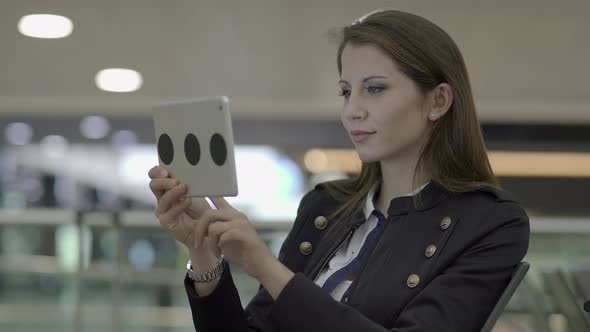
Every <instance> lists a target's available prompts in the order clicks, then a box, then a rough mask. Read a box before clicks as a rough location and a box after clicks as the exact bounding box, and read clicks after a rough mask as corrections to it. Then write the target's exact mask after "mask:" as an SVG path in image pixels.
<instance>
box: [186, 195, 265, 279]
mask: <svg viewBox="0 0 590 332" xmlns="http://www.w3.org/2000/svg"><path fill="white" fill-rule="evenodd" d="M210 199H211V201H212V202H213V204H214V205H215V206H216V207H217V210H214V209H211V210H207V211H206V212H204V213H203V215H201V217H200V218H198V219H197V230H196V241H195V243H196V246H197V248H198V247H199V246H201V245H202V243H203V239H204V238H205V237H207V238H208V239H207V241H208V244H209V246H210V248H211V250H212V251H213V252H214V253H215V254H216V255H217V256H219V255H220V254H221V253H223V255H225V256H226V257H227V258H228V259H229V260H231V261H232V262H234V263H237V264H239V265H240V266H241V267H242V268H243V269H244V270H245V271H246V272H247V273H248V274H249V275H251V276H252V277H254V278H259V277H260V273H261V272H262V271H263V269H264V268H265V267H267V266H268V265H269V264H270V263H272V262H273V261H274V260H276V258H275V257H274V255H273V254H272V252H271V251H270V249H269V248H268V247H267V246H266V244H265V243H264V242H263V241H262V239H260V237H259V236H258V233H257V232H256V229H255V228H254V226H253V225H252V224H251V223H250V221H249V220H248V217H247V216H246V215H245V214H244V213H242V212H240V211H238V210H236V209H235V208H234V207H233V206H231V205H230V204H229V203H228V202H227V201H226V200H225V199H224V198H223V197H210ZM265 265H266V266H265Z"/></svg>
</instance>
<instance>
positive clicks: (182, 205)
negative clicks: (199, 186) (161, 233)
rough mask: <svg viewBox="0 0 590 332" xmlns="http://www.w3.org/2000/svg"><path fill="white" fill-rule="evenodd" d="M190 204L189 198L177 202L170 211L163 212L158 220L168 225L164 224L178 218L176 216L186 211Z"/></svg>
mask: <svg viewBox="0 0 590 332" xmlns="http://www.w3.org/2000/svg"><path fill="white" fill-rule="evenodd" d="M189 204H190V202H189V201H188V200H184V201H181V202H177V203H175V204H174V205H172V207H171V208H170V209H169V210H168V211H166V212H165V213H162V214H161V215H160V216H159V217H158V220H159V221H160V223H161V224H163V226H166V225H164V224H168V223H169V222H170V220H176V218H178V216H179V215H180V214H181V213H182V212H183V211H184V209H186V207H187V206H188V205H189Z"/></svg>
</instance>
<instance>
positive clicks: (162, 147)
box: [158, 134, 174, 165]
mask: <svg viewBox="0 0 590 332" xmlns="http://www.w3.org/2000/svg"><path fill="white" fill-rule="evenodd" d="M158 155H160V160H162V162H163V163H164V164H166V165H170V163H171V162H172V160H173V159H174V146H173V144H172V139H171V138H170V136H168V134H162V135H160V138H158Z"/></svg>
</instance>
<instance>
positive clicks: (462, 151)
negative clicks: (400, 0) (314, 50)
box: [326, 10, 500, 219]
mask: <svg viewBox="0 0 590 332" xmlns="http://www.w3.org/2000/svg"><path fill="white" fill-rule="evenodd" d="M347 44H354V45H372V46H376V47H378V48H379V49H381V50H382V51H384V52H385V54H387V55H389V56H390V57H391V58H392V59H393V61H394V62H395V63H396V64H397V67H398V68H399V69H400V70H401V72H403V73H404V74H405V75H407V76H408V77H409V78H410V79H412V80H413V81H414V82H415V83H416V86H417V87H418V88H419V89H420V91H421V92H422V93H427V92H429V91H431V90H432V89H434V88H435V87H436V86H437V85H439V84H440V83H448V84H449V85H450V86H451V88H452V89H453V94H454V99H453V103H452V105H451V107H450V109H449V111H448V112H447V113H446V114H445V115H444V116H442V117H440V118H439V119H438V120H436V121H435V122H434V123H433V125H432V130H431V131H430V135H429V136H428V138H427V139H426V143H425V144H424V146H422V147H421V153H420V156H419V158H418V162H417V164H416V168H415V169H414V176H413V181H412V183H413V184H412V187H413V188H414V190H415V189H416V187H417V181H416V174H417V173H418V170H424V171H425V172H426V174H428V175H429V176H430V180H432V181H437V182H438V183H439V184H441V185H442V186H443V187H444V188H445V189H447V190H449V191H452V192H467V191H472V190H474V189H477V188H480V187H482V186H492V187H496V188H500V184H499V183H498V180H497V179H496V177H495V176H494V173H493V171H492V167H491V165H490V162H489V160H488V156H487V151H486V146H485V144H484V140H483V136H482V132H481V128H480V124H479V122H478V119H477V115H476V111H475V102H474V100H473V94H472V91H471V85H470V83H469V77H468V75H467V68H466V66H465V62H464V60H463V56H462V55H461V53H460V51H459V48H458V47H457V45H456V44H455V42H454V41H453V39H451V37H450V36H449V35H448V34H447V33H446V32H445V31H443V30H442V29H441V28H440V27H438V26H437V25H435V24H434V23H432V22H430V21H429V20H427V19H425V18H422V17H420V16H417V15H414V14H410V13H405V12H401V11H397V10H386V11H380V12H376V13H374V14H371V15H369V16H367V17H366V18H362V19H361V20H357V21H355V23H353V24H352V25H350V26H346V27H344V28H343V29H342V30H341V36H340V46H339V48H338V57H337V63H338V72H339V73H340V74H341V73H342V62H341V56H342V51H343V49H344V47H345V46H346V45H347ZM381 181H382V174H381V164H380V163H379V162H378V161H377V162H370V163H365V162H363V163H362V166H361V171H360V174H359V175H358V176H357V177H356V178H353V179H347V180H341V181H333V182H330V183H329V184H328V185H327V186H326V188H327V190H328V192H329V193H330V195H331V196H332V197H334V198H335V199H336V200H337V201H339V202H341V203H343V204H342V205H341V207H340V208H338V209H337V210H336V211H334V212H333V213H332V214H331V215H330V216H329V219H335V218H338V217H340V216H350V215H353V214H355V213H357V212H358V211H359V210H361V209H362V208H363V207H364V200H365V199H366V195H367V194H368V192H369V191H370V190H371V188H372V187H373V186H374V185H376V184H380V183H381ZM419 198H420V197H419V194H418V195H415V196H414V203H415V204H418V202H419Z"/></svg>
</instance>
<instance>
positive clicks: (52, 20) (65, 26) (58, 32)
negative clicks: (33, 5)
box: [18, 14, 74, 38]
mask: <svg viewBox="0 0 590 332" xmlns="http://www.w3.org/2000/svg"><path fill="white" fill-rule="evenodd" d="M73 29H74V25H73V24H72V21H71V20H70V19H69V18H67V17H65V16H60V15H50V14H34V15H26V16H23V17H21V19H20V20H19V21H18V31H19V32H20V33H22V34H23V35H25V36H29V37H33V38H64V37H66V36H68V35H69V34H71V33H72V30H73Z"/></svg>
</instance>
